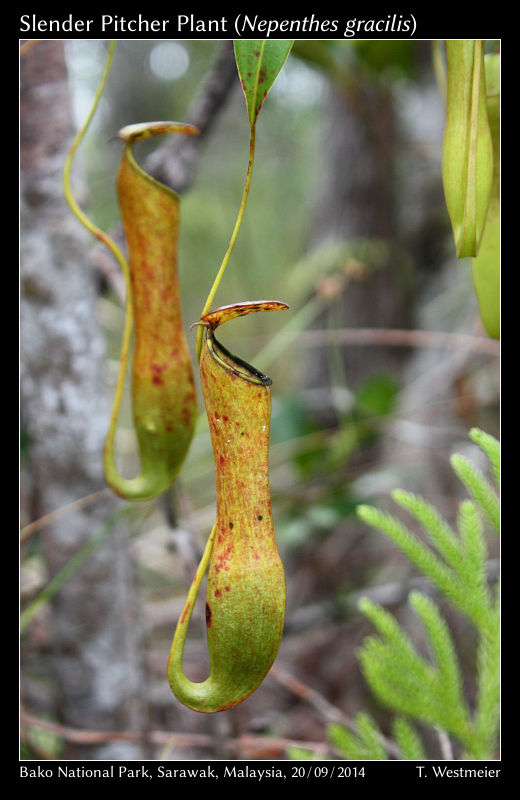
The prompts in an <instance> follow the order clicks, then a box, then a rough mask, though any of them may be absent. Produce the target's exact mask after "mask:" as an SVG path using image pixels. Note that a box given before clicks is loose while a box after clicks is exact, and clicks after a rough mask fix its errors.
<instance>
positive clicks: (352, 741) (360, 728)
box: [327, 712, 388, 761]
mask: <svg viewBox="0 0 520 800" xmlns="http://www.w3.org/2000/svg"><path fill="white" fill-rule="evenodd" d="M354 721H355V723H356V728H357V733H353V732H352V731H349V730H348V729H347V728H345V727H344V726H343V725H339V724H338V723H335V722H333V723H331V724H330V725H329V726H328V728H327V735H328V737H329V739H330V741H331V742H332V744H333V745H334V747H335V748H336V750H337V751H338V752H339V753H341V754H342V756H343V757H344V758H346V759H348V760H349V761H386V760H388V753H387V752H386V750H385V748H384V746H383V744H382V738H383V737H382V733H381V731H380V730H379V727H378V726H377V723H376V722H375V721H374V720H373V719H372V717H370V716H369V715H368V714H366V713H363V712H361V713H359V714H358V715H357V716H356V717H355V720H354Z"/></svg>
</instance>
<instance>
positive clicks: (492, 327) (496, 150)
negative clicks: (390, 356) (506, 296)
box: [471, 53, 500, 339]
mask: <svg viewBox="0 0 520 800" xmlns="http://www.w3.org/2000/svg"><path fill="white" fill-rule="evenodd" d="M485 69H486V93H487V112H488V119H489V127H490V131H491V139H492V145H493V181H492V184H491V198H490V201H489V207H488V212H487V217H486V224H485V226H484V231H483V233H482V238H481V240H480V247H479V251H478V254H477V256H476V257H475V258H474V259H473V260H472V262H471V269H472V273H473V281H474V283H475V291H476V293H477V298H478V304H479V309H480V317H481V319H482V324H483V325H484V328H485V329H486V332H487V334H488V336H491V337H492V338H493V339H499V338H500V55H499V54H498V53H493V54H490V55H487V56H486V58H485Z"/></svg>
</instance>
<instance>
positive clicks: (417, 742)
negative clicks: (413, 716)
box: [392, 717, 426, 761]
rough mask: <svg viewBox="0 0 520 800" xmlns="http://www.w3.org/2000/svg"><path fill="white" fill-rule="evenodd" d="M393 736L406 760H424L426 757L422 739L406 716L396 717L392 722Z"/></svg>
mask: <svg viewBox="0 0 520 800" xmlns="http://www.w3.org/2000/svg"><path fill="white" fill-rule="evenodd" d="M392 733H393V738H394V741H395V743H396V745H397V746H398V748H399V750H400V751H401V755H402V757H403V759H405V760H406V761H423V760H424V759H425V758H426V754H425V752H424V748H423V744H422V741H421V739H420V737H419V735H418V733H417V731H416V730H415V728H414V727H413V725H412V724H411V723H410V722H408V720H406V719H405V718H404V717H396V718H395V719H394V721H393V723H392Z"/></svg>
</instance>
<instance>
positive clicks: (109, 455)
mask: <svg viewBox="0 0 520 800" xmlns="http://www.w3.org/2000/svg"><path fill="white" fill-rule="evenodd" d="M115 47H116V41H115V40H112V41H111V42H110V44H109V46H108V53H107V58H106V62H105V67H104V69H103V74H102V76H101V80H100V82H99V86H98V88H97V90H96V93H95V95H94V99H93V101H92V106H91V108H90V111H89V114H88V116H87V119H86V120H85V122H84V123H83V125H82V126H81V128H80V129H79V131H78V133H77V134H76V137H75V139H74V141H73V142H72V145H71V147H70V150H69V154H68V156H67V159H66V162H65V167H64V169H63V188H64V193H65V199H66V201H67V203H68V204H69V206H70V209H71V210H72V213H73V214H74V215H75V216H76V217H77V218H78V219H79V221H80V222H81V223H82V225H83V226H84V227H85V228H86V229H87V230H88V231H90V233H92V234H93V236H95V237H96V239H99V241H101V242H103V244H104V245H106V247H108V249H109V250H110V252H111V253H112V255H113V256H114V258H115V259H116V260H117V262H118V264H119V266H120V267H121V271H122V273H123V277H124V280H125V291H126V313H125V324H124V329H123V341H122V344H121V356H120V361H119V374H118V377H117V384H116V390H115V396H114V404H113V407H112V414H111V418H110V426H109V429H108V435H107V441H106V446H105V465H107V464H108V463H109V462H111V461H112V460H113V442H114V435H115V428H116V424H117V418H118V416H119V408H120V405H121V398H122V395H123V389H124V383H125V374H126V367H127V363H128V354H129V350H130V340H131V335H132V320H133V313H132V291H131V282H130V268H129V266H128V262H127V260H126V258H125V256H124V255H123V253H122V252H121V250H120V249H119V247H118V246H117V244H116V243H115V242H114V241H113V239H111V237H110V236H108V234H106V233H105V232H104V231H102V230H101V228H98V226H97V225H95V224H94V223H93V222H92V221H91V220H90V219H89V218H88V217H87V216H86V214H85V213H84V212H83V211H82V210H81V208H80V207H79V205H78V203H77V202H76V199H75V197H74V195H73V194H72V190H71V187H70V171H71V167H72V161H73V158H74V155H75V153H76V150H77V149H78V147H79V145H80V143H81V142H82V141H83V138H84V136H85V134H86V132H87V130H88V127H89V125H90V123H91V121H92V118H93V116H94V114H95V112H96V109H97V107H98V104H99V101H100V99H101V95H102V94H103V91H104V88H105V85H106V82H107V78H108V74H109V72H110V67H111V64H112V58H113V56H114V50H115Z"/></svg>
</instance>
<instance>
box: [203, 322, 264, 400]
mask: <svg viewBox="0 0 520 800" xmlns="http://www.w3.org/2000/svg"><path fill="white" fill-rule="evenodd" d="M206 342H207V345H208V350H209V352H210V354H211V356H212V357H213V358H214V359H215V361H217V362H218V363H219V364H220V365H221V366H222V367H224V369H226V370H227V371H228V372H230V373H231V374H232V375H237V376H238V377H239V378H243V379H244V380H246V381H249V383H257V384H260V385H261V386H271V384H272V382H273V381H272V380H271V378H269V377H268V376H267V375H264V374H263V373H262V372H260V371H259V370H258V369H256V367H253V366H252V365H251V364H248V363H247V361H244V359H243V358H240V357H239V356H235V355H233V353H231V352H230V351H229V350H228V349H227V347H224V345H223V344H221V343H220V342H219V341H218V340H217V338H216V337H215V333H214V332H213V330H211V329H208V330H207V333H206ZM221 354H222V355H221ZM222 356H224V358H223V357H222ZM226 359H229V361H227V360H226Z"/></svg>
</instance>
